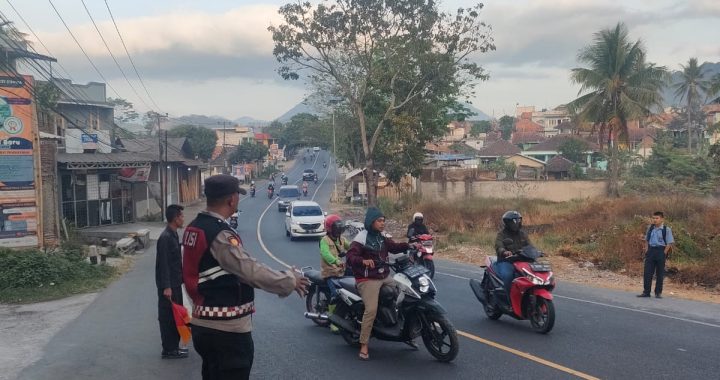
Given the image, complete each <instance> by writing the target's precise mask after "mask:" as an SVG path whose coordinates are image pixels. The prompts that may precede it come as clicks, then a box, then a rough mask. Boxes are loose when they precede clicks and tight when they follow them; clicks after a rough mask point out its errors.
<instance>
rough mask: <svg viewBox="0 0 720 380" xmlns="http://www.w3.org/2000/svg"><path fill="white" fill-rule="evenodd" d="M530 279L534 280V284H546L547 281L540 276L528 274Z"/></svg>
mask: <svg viewBox="0 0 720 380" xmlns="http://www.w3.org/2000/svg"><path fill="white" fill-rule="evenodd" d="M527 278H528V280H530V282H532V283H533V284H534V285H545V281H543V280H542V279H541V278H540V277H536V276H527Z"/></svg>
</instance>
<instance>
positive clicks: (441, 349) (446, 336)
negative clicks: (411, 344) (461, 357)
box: [422, 315, 460, 363]
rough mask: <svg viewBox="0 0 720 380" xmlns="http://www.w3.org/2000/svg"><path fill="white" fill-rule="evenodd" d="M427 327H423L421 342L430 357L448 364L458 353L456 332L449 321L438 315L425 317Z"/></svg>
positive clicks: (458, 344) (458, 345)
mask: <svg viewBox="0 0 720 380" xmlns="http://www.w3.org/2000/svg"><path fill="white" fill-rule="evenodd" d="M426 321H427V325H425V326H423V331H422V340H423V343H424V344H425V348H427V350H428V352H430V355H432V356H434V357H435V359H437V360H439V361H441V362H443V363H449V362H451V361H453V359H455V357H456V356H457V354H458V352H459V351H460V343H459V342H458V338H457V332H456V331H455V327H454V326H453V325H452V323H450V321H449V320H448V319H447V318H445V317H443V316H440V315H428V316H426Z"/></svg>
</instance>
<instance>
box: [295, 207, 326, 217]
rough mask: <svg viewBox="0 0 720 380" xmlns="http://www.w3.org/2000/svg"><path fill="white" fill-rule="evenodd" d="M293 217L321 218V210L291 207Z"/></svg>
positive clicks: (317, 208) (318, 208)
mask: <svg viewBox="0 0 720 380" xmlns="http://www.w3.org/2000/svg"><path fill="white" fill-rule="evenodd" d="M293 215H294V216H321V215H322V210H321V209H320V207H318V206H295V207H293Z"/></svg>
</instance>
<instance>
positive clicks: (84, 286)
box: [0, 245, 118, 303]
mask: <svg viewBox="0 0 720 380" xmlns="http://www.w3.org/2000/svg"><path fill="white" fill-rule="evenodd" d="M117 273H118V270H117V269H116V268H115V267H112V266H109V265H104V264H101V265H91V264H90V263H88V262H87V261H86V260H85V257H84V253H83V251H82V249H81V247H79V246H75V245H66V246H64V247H63V248H61V249H59V250H57V251H53V252H50V253H46V252H43V251H39V250H21V251H16V250H9V249H0V302H2V303H32V302H40V301H48V300H53V299H58V298H63V297H67V296H70V295H73V294H79V293H87V292H92V291H95V290H98V289H102V288H104V287H105V286H107V285H108V284H109V283H110V282H111V281H112V280H113V279H114V278H115V276H116V274H117Z"/></svg>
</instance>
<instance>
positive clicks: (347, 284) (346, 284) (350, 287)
mask: <svg viewBox="0 0 720 380" xmlns="http://www.w3.org/2000/svg"><path fill="white" fill-rule="evenodd" d="M338 283H340V286H342V288H343V289H345V290H347V291H349V292H351V293H353V294H359V293H358V291H357V288H356V287H355V278H354V277H343V278H341V279H340V280H338Z"/></svg>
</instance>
